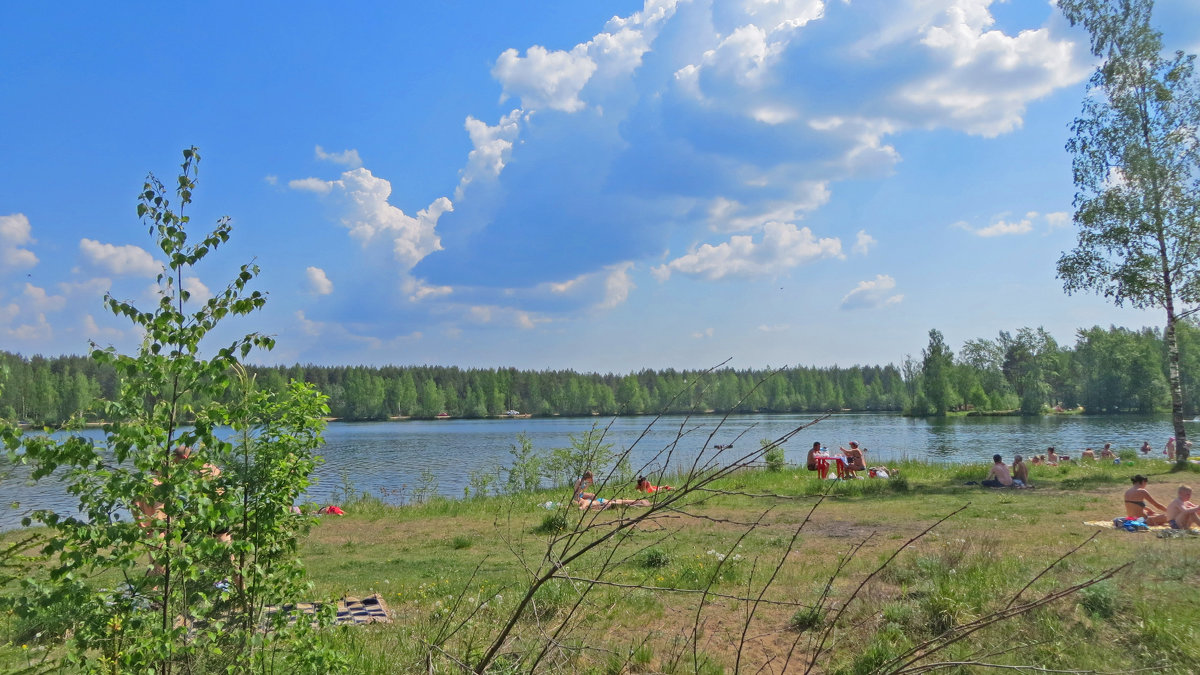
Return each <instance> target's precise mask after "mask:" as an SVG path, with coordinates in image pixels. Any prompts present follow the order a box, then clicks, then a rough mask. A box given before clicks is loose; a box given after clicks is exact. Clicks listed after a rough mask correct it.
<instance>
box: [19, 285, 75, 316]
mask: <svg viewBox="0 0 1200 675" xmlns="http://www.w3.org/2000/svg"><path fill="white" fill-rule="evenodd" d="M25 297H27V298H29V304H30V306H31V307H32V308H33V309H34V310H36V311H38V312H57V311H58V310H60V309H62V308H63V307H65V306H66V304H67V298H66V297H65V296H62V295H50V294H49V293H47V292H46V289H44V288H41V287H39V286H34V285H33V284H31V283H28V282H26V283H25Z"/></svg>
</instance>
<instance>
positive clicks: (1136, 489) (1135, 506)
mask: <svg viewBox="0 0 1200 675" xmlns="http://www.w3.org/2000/svg"><path fill="white" fill-rule="evenodd" d="M1130 480H1132V481H1133V486H1132V487H1130V488H1129V489H1128V490H1126V491H1125V516H1126V517H1127V518H1129V519H1131V520H1139V519H1140V520H1141V521H1142V522H1144V523H1146V524H1147V525H1151V526H1153V525H1167V526H1169V527H1170V528H1171V529H1174V530H1186V529H1190V528H1193V527H1200V515H1197V512H1200V506H1197V505H1196V504H1193V503H1192V501H1191V500H1192V488H1191V487H1189V486H1187V485H1180V486H1179V488H1178V489H1177V490H1176V492H1175V494H1176V496H1175V499H1174V500H1172V501H1171V503H1170V504H1167V505H1166V506H1163V505H1162V504H1160V503H1158V500H1156V499H1155V498H1154V497H1152V496H1151V495H1150V491H1149V490H1147V489H1146V485H1147V484H1148V483H1149V482H1150V480H1149V479H1148V478H1146V477H1145V476H1143V475H1141V474H1138V475H1136V476H1134V477H1133V478H1132V479H1130ZM1151 507H1154V508H1151ZM1155 509H1157V510H1155Z"/></svg>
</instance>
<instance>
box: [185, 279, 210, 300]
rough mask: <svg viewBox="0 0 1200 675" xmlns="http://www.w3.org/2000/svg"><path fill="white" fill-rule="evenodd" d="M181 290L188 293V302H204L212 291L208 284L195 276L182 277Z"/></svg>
mask: <svg viewBox="0 0 1200 675" xmlns="http://www.w3.org/2000/svg"><path fill="white" fill-rule="evenodd" d="M183 290H185V291H187V292H188V293H189V294H190V297H189V298H188V301H189V302H195V303H197V304H204V303H206V302H208V301H209V299H211V298H212V291H210V290H208V286H205V285H204V282H202V281H200V280H199V279H197V278H196V277H184V279H183Z"/></svg>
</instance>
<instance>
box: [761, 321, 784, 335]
mask: <svg viewBox="0 0 1200 675" xmlns="http://www.w3.org/2000/svg"><path fill="white" fill-rule="evenodd" d="M788 328H790V326H788V325H787V324H785V323H779V324H775V325H773V326H768V325H767V324H765V323H764V324H759V326H758V330H759V332H762V333H778V332H780V331H785V330H787V329H788Z"/></svg>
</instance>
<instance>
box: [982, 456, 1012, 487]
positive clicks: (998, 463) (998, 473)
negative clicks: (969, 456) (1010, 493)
mask: <svg viewBox="0 0 1200 675" xmlns="http://www.w3.org/2000/svg"><path fill="white" fill-rule="evenodd" d="M1012 484H1013V480H1012V474H1010V473H1009V472H1008V466H1007V465H1006V464H1005V463H1004V458H1003V457H1001V456H1000V455H992V470H991V471H989V472H988V475H987V478H985V479H983V482H982V483H980V485H982V486H984V487H990V488H998V487H1012Z"/></svg>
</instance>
